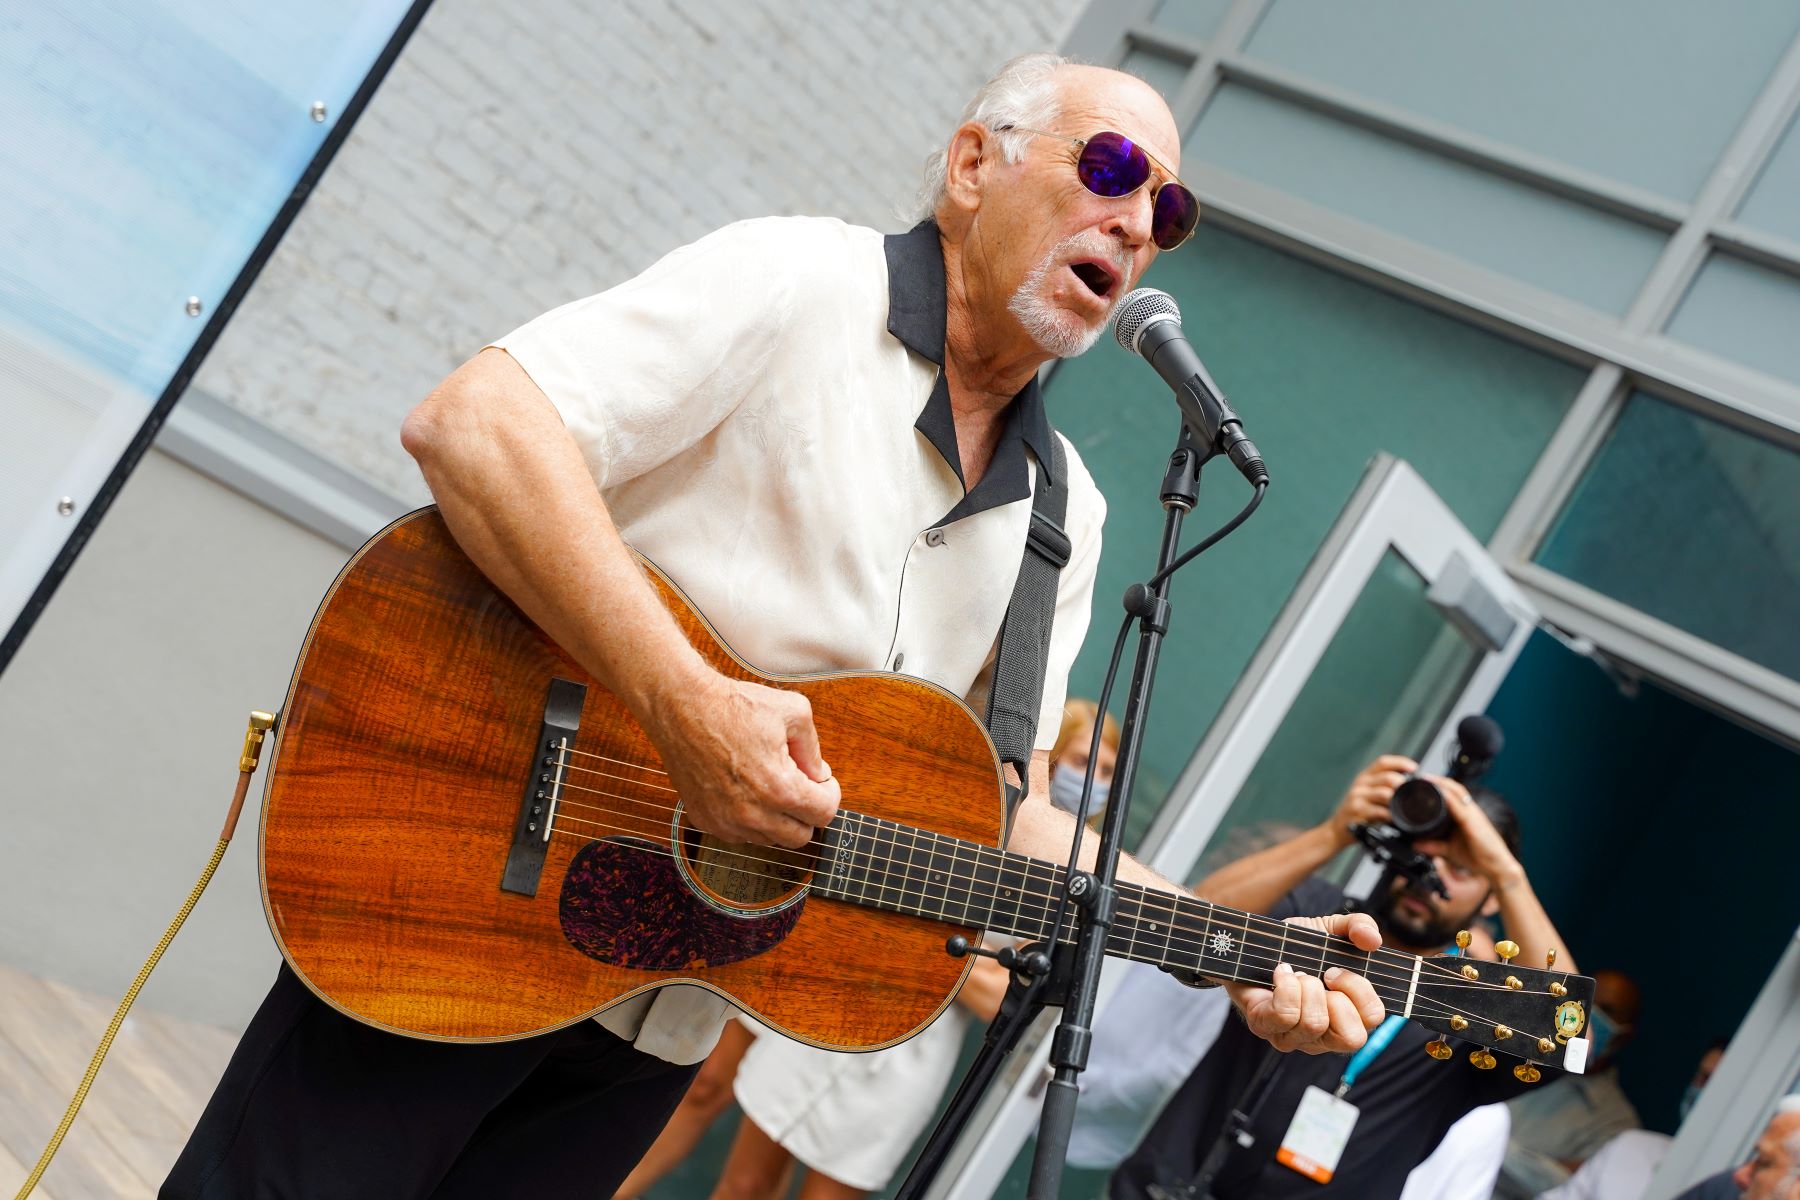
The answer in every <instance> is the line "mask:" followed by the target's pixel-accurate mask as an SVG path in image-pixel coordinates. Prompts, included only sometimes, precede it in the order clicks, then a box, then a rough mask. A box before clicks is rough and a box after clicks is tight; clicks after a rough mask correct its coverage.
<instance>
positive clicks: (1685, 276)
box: [1489, 37, 1800, 565]
mask: <svg viewBox="0 0 1800 1200" xmlns="http://www.w3.org/2000/svg"><path fill="white" fill-rule="evenodd" d="M1796 104H1800V37H1797V38H1796V39H1795V40H1794V42H1793V43H1792V44H1791V45H1789V47H1788V49H1787V52H1786V53H1785V54H1783V55H1782V57H1781V60H1780V62H1778V63H1777V64H1776V67H1775V70H1774V71H1773V72H1771V73H1770V76H1769V79H1768V82H1767V83H1765V84H1764V86H1763V89H1762V91H1761V92H1759V93H1758V94H1757V97H1756V99H1755V100H1754V101H1752V102H1751V104H1750V108H1749V110H1748V111H1747V112H1746V113H1745V114H1744V119H1743V121H1742V122H1740V124H1739V126H1738V128H1737V131H1736V132H1735V133H1733V134H1732V136H1731V139H1730V141H1729V142H1727V143H1726V147H1725V150H1724V151H1723V153H1721V154H1720V156H1719V161H1718V162H1717V163H1716V164H1714V166H1713V169H1712V171H1711V172H1709V173H1708V175H1707V178H1706V182H1705V183H1703V184H1702V185H1701V187H1700V192H1699V195H1697V196H1696V197H1695V199H1694V203H1693V206H1692V208H1691V209H1690V210H1689V211H1688V214H1687V217H1686V219H1685V220H1683V221H1682V223H1681V227H1680V228H1679V229H1677V230H1676V231H1675V234H1674V236H1673V237H1671V238H1670V239H1669V242H1668V244H1667V245H1665V246H1664V247H1663V252H1662V254H1661V255H1659V256H1658V258H1657V261H1656V265H1655V266H1653V267H1652V268H1651V269H1650V273H1649V274H1648V275H1646V276H1645V277H1644V282H1643V283H1642V284H1640V285H1639V287H1638V293H1637V296H1636V297H1635V298H1634V299H1633V300H1632V302H1631V306H1630V308H1628V309H1627V310H1626V313H1625V318H1624V320H1623V322H1622V323H1621V324H1622V329H1621V332H1622V333H1623V334H1624V339H1623V340H1624V341H1626V342H1640V343H1643V342H1647V340H1648V339H1647V338H1646V335H1649V334H1652V333H1653V332H1654V331H1656V330H1660V329H1662V328H1663V327H1664V326H1665V325H1666V324H1667V322H1668V321H1669V319H1670V317H1671V316H1672V315H1673V314H1674V312H1675V310H1676V308H1677V307H1678V306H1679V305H1680V302H1681V297H1682V296H1683V295H1685V294H1686V292H1687V289H1688V287H1689V286H1690V285H1691V284H1692V283H1693V280H1694V278H1695V276H1697V275H1698V274H1699V272H1700V269H1701V267H1702V266H1704V265H1705V262H1706V256H1707V253H1708V243H1709V240H1710V238H1711V235H1712V231H1713V229H1714V228H1715V227H1716V226H1718V225H1719V224H1721V223H1722V222H1723V220H1724V218H1726V217H1728V216H1729V215H1730V214H1731V213H1733V212H1735V211H1736V210H1737V207H1738V205H1739V204H1741V203H1742V202H1743V198H1744V196H1745V195H1746V194H1747V193H1748V191H1749V189H1750V187H1751V185H1752V183H1753V182H1754V181H1755V179H1756V176H1757V175H1758V174H1759V173H1760V172H1761V170H1762V168H1763V165H1764V164H1765V163H1766V162H1767V161H1768V158H1769V155H1771V154H1772V153H1774V149H1775V147H1776V145H1778V144H1779V143H1780V140H1781V133H1782V131H1783V129H1785V128H1786V126H1787V122H1788V120H1789V118H1790V117H1791V116H1792V115H1793V112H1794V108H1795V105H1796ZM1609 357H1610V358H1611V359H1612V361H1605V362H1603V363H1602V364H1601V365H1600V366H1598V367H1596V368H1595V370H1594V374H1593V375H1592V376H1590V377H1589V380H1588V384H1587V386H1586V387H1584V388H1583V389H1582V391H1581V394H1580V395H1578V396H1577V397H1576V400H1575V403H1574V404H1572V405H1571V406H1570V407H1569V412H1568V413H1567V415H1565V416H1564V418H1563V421H1562V423H1561V424H1560V425H1559V426H1558V427H1557V430H1556V433H1555V434H1553V435H1552V436H1551V439H1550V441H1549V443H1548V444H1547V445H1546V446H1545V447H1544V453H1543V454H1542V455H1540V456H1539V458H1538V461H1537V463H1536V464H1535V465H1534V466H1533V467H1532V470H1531V474H1530V475H1529V476H1527V478H1526V481H1525V486H1524V487H1523V488H1521V489H1520V491H1519V494H1518V495H1517V496H1516V497H1514V499H1513V503H1512V504H1511V505H1510V506H1509V507H1508V509H1507V512H1506V516H1505V517H1504V518H1503V519H1502V520H1501V523H1500V528H1499V529H1497V530H1495V532H1494V537H1493V539H1492V540H1491V541H1490V542H1489V548H1490V549H1491V550H1492V551H1493V552H1494V554H1495V556H1496V557H1498V558H1499V559H1500V560H1501V561H1502V562H1505V563H1508V564H1509V565H1512V564H1519V563H1526V562H1529V561H1530V560H1531V557H1532V556H1533V555H1535V554H1536V553H1537V550H1538V547H1539V546H1540V545H1541V544H1542V541H1543V538H1544V535H1545V534H1546V533H1547V532H1548V531H1549V529H1550V526H1551V525H1552V524H1553V523H1554V522H1555V520H1556V517H1557V515H1558V514H1559V513H1560V512H1561V511H1562V507H1563V504H1564V503H1565V502H1566V501H1567V500H1568V497H1569V495H1570V493H1571V492H1572V491H1573V490H1574V488H1575V485H1576V483H1577V482H1579V480H1580V479H1581V476H1582V475H1583V474H1584V473H1585V472H1586V470H1587V468H1588V465H1589V464H1590V463H1591V462H1592V461H1593V456H1594V454H1595V453H1597V452H1598V451H1599V449H1600V446H1601V445H1602V444H1604V443H1605V441H1606V437H1607V434H1608V433H1609V432H1611V429H1612V426H1613V423H1614V422H1615V421H1616V420H1617V419H1618V416H1619V413H1620V412H1621V411H1622V410H1623V408H1624V401H1625V396H1626V394H1627V393H1628V392H1629V390H1630V388H1629V385H1628V384H1627V383H1626V382H1625V381H1624V378H1623V373H1622V371H1621V369H1620V367H1619V360H1621V359H1623V358H1624V356H1623V355H1614V356H1609ZM1662 381H1663V382H1664V383H1665V384H1668V383H1670V382H1672V381H1671V380H1670V379H1669V378H1668V374H1667V373H1664V374H1663V376H1662ZM1676 390H1679V391H1685V390H1686V389H1682V388H1679V386H1677V389H1676ZM1690 407H1692V406H1691V405H1690ZM1723 407H1725V408H1728V409H1732V408H1736V405H1733V404H1731V403H1730V402H1729V400H1727V401H1726V403H1725V404H1724V405H1723Z"/></svg>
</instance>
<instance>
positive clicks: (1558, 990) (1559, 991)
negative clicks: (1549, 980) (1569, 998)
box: [1550, 983, 1569, 996]
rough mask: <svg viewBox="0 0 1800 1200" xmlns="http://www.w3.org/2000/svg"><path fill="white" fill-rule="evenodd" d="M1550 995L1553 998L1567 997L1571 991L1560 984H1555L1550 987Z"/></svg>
mask: <svg viewBox="0 0 1800 1200" xmlns="http://www.w3.org/2000/svg"><path fill="white" fill-rule="evenodd" d="M1550 994H1551V995H1552V996H1566V995H1568V994H1569V989H1568V988H1566V987H1564V986H1563V985H1562V984H1560V983H1553V984H1551V985H1550Z"/></svg>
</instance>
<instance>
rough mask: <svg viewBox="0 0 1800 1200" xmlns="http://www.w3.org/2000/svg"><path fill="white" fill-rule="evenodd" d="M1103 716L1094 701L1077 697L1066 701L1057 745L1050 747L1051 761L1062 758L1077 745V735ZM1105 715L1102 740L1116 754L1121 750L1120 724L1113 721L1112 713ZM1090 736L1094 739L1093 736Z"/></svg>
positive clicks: (1101, 728)
mask: <svg viewBox="0 0 1800 1200" xmlns="http://www.w3.org/2000/svg"><path fill="white" fill-rule="evenodd" d="M1101 715H1102V714H1101V712H1100V706H1099V705H1098V704H1095V703H1094V702H1093V701H1092V700H1083V699H1081V698H1079V697H1076V698H1073V699H1070V700H1068V701H1066V702H1065V703H1064V704H1063V718H1062V727H1061V728H1060V729H1058V730H1057V731H1056V744H1055V745H1054V746H1052V747H1050V761H1051V762H1055V761H1056V760H1057V759H1059V758H1061V757H1062V756H1063V755H1064V754H1065V753H1066V752H1067V751H1068V749H1069V747H1070V746H1072V745H1073V744H1074V743H1075V737H1076V735H1077V734H1079V733H1080V732H1081V731H1082V729H1083V728H1085V727H1090V726H1092V725H1093V724H1094V721H1095V719H1096V718H1097V717H1099V716H1101ZM1104 715H1105V718H1106V719H1105V721H1104V722H1103V723H1102V724H1101V727H1100V740H1101V741H1102V742H1104V743H1106V745H1108V746H1110V747H1111V748H1112V750H1113V753H1115V754H1116V753H1118V750H1119V723H1118V722H1117V721H1115V720H1113V715H1112V714H1111V713H1106V714H1104ZM1088 736H1089V737H1092V736H1093V734H1091V733H1090V734H1089V735H1088Z"/></svg>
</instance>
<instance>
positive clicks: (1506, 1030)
mask: <svg viewBox="0 0 1800 1200" xmlns="http://www.w3.org/2000/svg"><path fill="white" fill-rule="evenodd" d="M1512 1035H1513V1031H1512V1026H1510V1025H1496V1026H1494V1036H1495V1037H1496V1038H1498V1039H1499V1040H1501V1041H1503V1042H1504V1041H1505V1040H1506V1039H1507V1038H1509V1037H1511V1036H1512Z"/></svg>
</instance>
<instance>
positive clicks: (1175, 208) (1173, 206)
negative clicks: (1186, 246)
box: [1150, 183, 1200, 250]
mask: <svg viewBox="0 0 1800 1200" xmlns="http://www.w3.org/2000/svg"><path fill="white" fill-rule="evenodd" d="M1199 223H1200V201H1199V200H1197V199H1195V198H1194V193H1192V192H1190V191H1188V190H1187V189H1186V188H1184V187H1182V186H1181V185H1180V184H1179V183H1165V184H1164V185H1163V186H1162V187H1160V188H1158V189H1157V192H1156V209H1155V211H1154V212H1153V213H1152V214H1151V217H1150V238H1151V240H1152V241H1154V242H1155V243H1156V244H1157V246H1158V247H1160V248H1161V249H1164V250H1173V249H1174V248H1175V247H1177V246H1179V245H1181V243H1183V242H1185V241H1187V240H1188V237H1189V235H1190V234H1192V233H1193V232H1194V226H1196V225H1198V224H1199Z"/></svg>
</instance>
